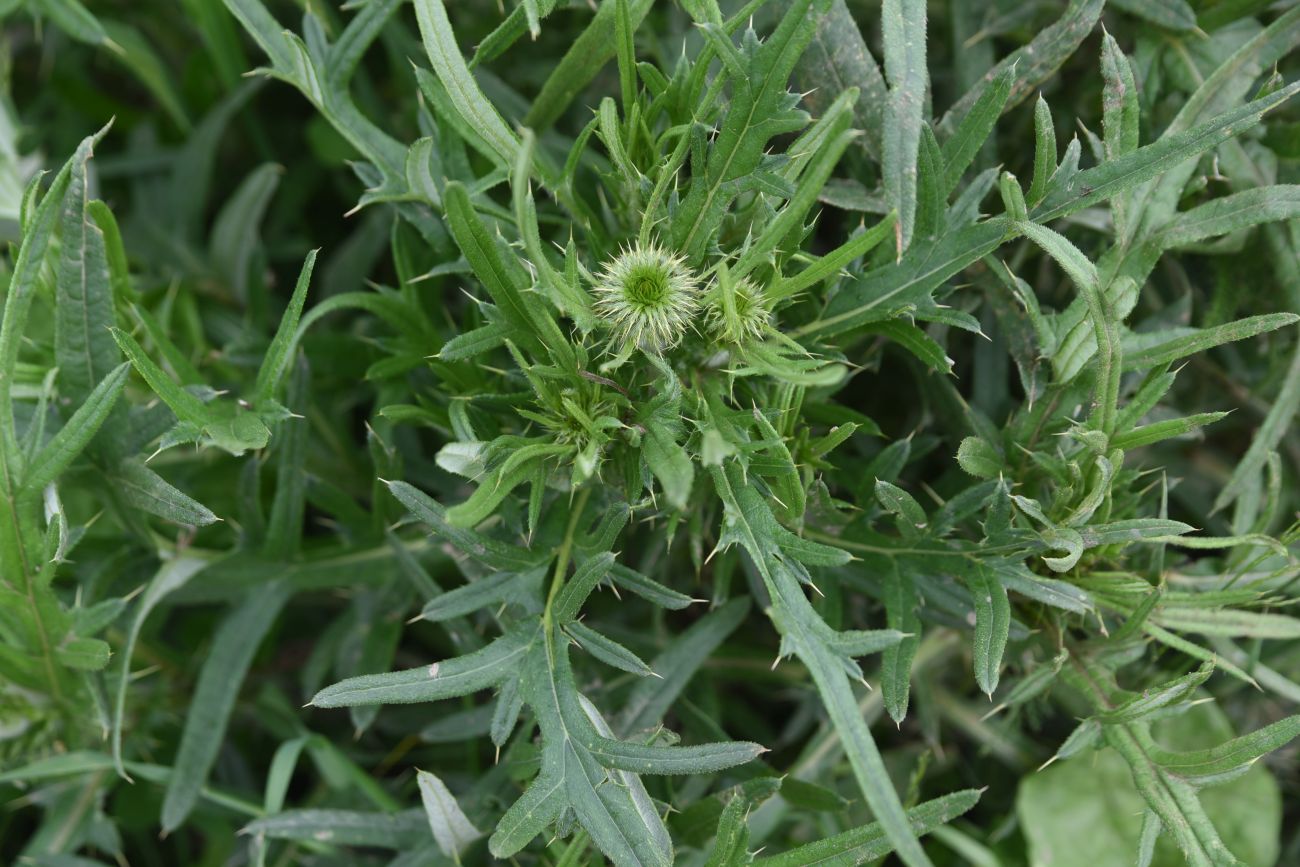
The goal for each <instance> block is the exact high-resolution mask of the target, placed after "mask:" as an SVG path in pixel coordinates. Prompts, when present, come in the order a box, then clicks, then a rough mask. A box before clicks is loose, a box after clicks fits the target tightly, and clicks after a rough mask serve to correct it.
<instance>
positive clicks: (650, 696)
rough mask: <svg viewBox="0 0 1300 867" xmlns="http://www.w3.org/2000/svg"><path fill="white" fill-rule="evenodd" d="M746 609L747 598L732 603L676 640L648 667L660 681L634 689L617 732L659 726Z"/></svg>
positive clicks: (654, 679) (649, 681) (649, 680)
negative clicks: (656, 674) (655, 673)
mask: <svg viewBox="0 0 1300 867" xmlns="http://www.w3.org/2000/svg"><path fill="white" fill-rule="evenodd" d="M749 607H750V603H749V600H748V599H747V598H741V599H733V600H731V601H730V602H727V603H726V604H725V605H722V606H721V607H719V608H715V609H714V610H712V611H710V612H709V613H708V614H705V615H704V616H703V617H701V618H700V619H699V620H697V621H695V623H693V624H691V626H690V627H688V628H687V629H686V630H684V631H683V632H681V633H680V634H679V635H678V636H676V638H674V639H673V641H672V643H671V644H669V645H668V647H666V648H665V649H664V650H663V652H661V653H660V654H659V655H658V656H656V657H655V658H654V660H653V661H652V662H651V663H650V669H651V670H652V671H654V672H657V673H658V674H659V677H648V678H645V679H644V680H641V681H638V682H637V683H636V684H634V685H633V687H632V691H631V692H630V693H629V694H628V697H627V700H626V701H625V702H624V703H623V709H622V711H621V714H620V717H619V725H618V730H619V731H620V732H621V733H628V732H635V731H641V730H644V729H648V728H651V727H652V726H655V725H657V724H658V723H660V722H661V721H662V720H663V718H664V716H665V715H666V714H667V713H668V709H669V708H670V707H672V705H673V702H674V701H676V700H677V697H678V696H679V695H681V693H682V690H684V689H685V688H686V685H687V683H689V682H690V680H691V678H692V677H694V676H695V673H696V672H697V671H699V669H700V667H701V666H702V665H703V664H704V662H705V660H707V659H708V658H709V657H710V656H712V655H713V652H714V651H715V650H717V649H718V647H720V646H721V645H722V643H723V642H724V641H726V639H727V636H728V635H730V634H731V633H733V632H735V631H736V629H737V628H738V627H739V626H740V624H741V622H742V621H743V620H744V619H745V615H746V614H747V613H748V612H749Z"/></svg>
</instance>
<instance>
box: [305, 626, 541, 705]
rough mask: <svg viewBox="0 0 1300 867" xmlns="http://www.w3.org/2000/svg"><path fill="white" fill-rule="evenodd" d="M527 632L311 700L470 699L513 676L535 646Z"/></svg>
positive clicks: (345, 684) (364, 678) (349, 683)
mask: <svg viewBox="0 0 1300 867" xmlns="http://www.w3.org/2000/svg"><path fill="white" fill-rule="evenodd" d="M536 639H537V636H536V635H535V634H534V633H533V632H531V631H527V630H522V629H521V630H516V631H513V632H507V633H506V634H505V635H503V636H501V637H500V638H498V639H496V640H495V641H493V642H492V643H491V644H489V645H488V646H487V647H485V648H483V649H482V650H477V651H475V652H473V653H468V654H466V655H464V656H457V657H455V658H453V659H445V660H442V661H441V662H435V663H432V664H430V665H424V666H420V667H419V668H411V669H407V670H406V671H394V672H389V673H387V674H364V675H361V676H360V677H352V678H349V679H347V680H344V681H340V682H339V683H336V684H334V685H333V686H328V687H326V688H325V689H322V690H321V691H320V692H318V693H316V695H314V696H313V697H312V700H311V704H313V705H315V706H316V707H353V706H356V705H366V704H410V703H413V702H422V701H437V700H438V699H443V698H453V697H455V696H460V695H468V694H470V693H472V692H478V691H479V690H482V689H487V688H489V687H492V686H496V685H497V684H499V683H501V682H502V681H503V680H505V679H506V678H507V677H510V676H512V675H513V674H514V673H515V672H516V671H517V669H518V666H519V664H520V662H521V660H522V659H523V657H524V655H525V654H527V652H528V650H529V648H530V647H532V646H533V643H534V642H535V641H536Z"/></svg>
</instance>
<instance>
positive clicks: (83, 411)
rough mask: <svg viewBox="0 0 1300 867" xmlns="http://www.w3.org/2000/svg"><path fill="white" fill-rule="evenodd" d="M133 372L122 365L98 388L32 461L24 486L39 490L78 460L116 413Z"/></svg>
mask: <svg viewBox="0 0 1300 867" xmlns="http://www.w3.org/2000/svg"><path fill="white" fill-rule="evenodd" d="M130 371H131V365H130V364H128V363H126V362H123V363H121V364H119V365H118V366H117V367H116V368H114V369H113V370H112V371H110V372H109V374H108V375H107V376H105V377H104V379H103V380H102V381H101V382H100V383H99V384H98V385H96V386H95V389H94V390H93V391H91V392H90V393H89V394H88V395H87V396H86V399H85V401H84V402H83V403H82V404H81V406H79V407H77V411H76V412H74V413H73V414H72V417H71V418H69V419H68V421H67V423H66V424H64V426H63V427H62V428H60V429H59V432H58V433H56V434H55V435H54V436H53V437H52V438H51V439H50V441H49V442H48V443H46V444H45V445H44V446H43V447H42V448H41V450H40V451H38V452H37V453H36V455H35V456H34V457H33V458H32V462H31V465H30V466H28V468H27V474H26V476H25V477H24V478H23V484H24V485H26V486H27V487H28V488H29V489H31V490H35V491H39V490H40V489H42V488H44V487H45V486H46V485H48V484H49V483H50V482H52V481H54V480H55V479H56V478H58V476H59V474H60V473H62V472H63V471H64V470H65V469H67V468H68V466H69V465H70V464H71V463H72V462H73V461H74V460H76V458H77V456H78V455H80V454H81V452H82V451H83V450H84V449H85V448H86V446H87V445H88V444H89V443H90V441H91V439H93V438H94V436H95V434H96V433H98V432H99V428H100V426H101V425H103V424H104V421H105V420H106V419H107V418H108V414H109V413H110V412H112V411H113V406H114V405H115V404H116V403H117V398H118V397H119V396H120V395H121V394H122V388H123V387H124V386H125V385H126V377H127V374H128V373H130Z"/></svg>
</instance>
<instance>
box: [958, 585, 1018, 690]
mask: <svg viewBox="0 0 1300 867" xmlns="http://www.w3.org/2000/svg"><path fill="white" fill-rule="evenodd" d="M966 583H967V585H968V586H969V587H970V592H971V596H972V598H973V599H974V600H975V646H974V651H975V653H974V656H975V682H976V683H977V684H979V688H980V689H981V690H983V691H984V694H985V695H987V696H988V697H989V698H992V697H993V691H994V690H995V689H997V688H998V679H999V677H1000V676H1001V673H1002V654H1003V653H1004V652H1005V651H1006V647H1007V636H1008V635H1009V634H1010V630H1011V603H1010V602H1009V601H1008V600H1007V591H1006V588H1005V587H1003V586H1002V583H1001V582H1000V581H999V580H998V579H997V576H996V574H995V573H994V572H993V571H992V570H991V569H982V568H977V569H973V570H971V572H970V573H969V574H968V575H967V576H966Z"/></svg>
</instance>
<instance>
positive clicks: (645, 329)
mask: <svg viewBox="0 0 1300 867" xmlns="http://www.w3.org/2000/svg"><path fill="white" fill-rule="evenodd" d="M595 295H596V303H595V310H596V314H597V315H598V316H600V318H601V319H603V320H604V322H605V323H606V324H607V325H608V326H609V328H610V330H611V331H613V333H614V336H615V340H616V341H617V342H618V343H621V344H622V345H623V348H624V349H625V350H626V349H631V348H633V347H635V348H638V349H642V350H645V351H647V352H654V353H659V352H663V351H664V350H667V349H671V348H672V347H674V346H676V345H677V344H678V343H679V342H681V339H682V337H684V336H685V334H686V331H687V329H688V328H689V327H690V323H691V317H693V316H694V315H695V313H696V311H697V310H698V309H699V296H700V282H699V278H698V277H696V275H695V273H694V272H692V271H691V269H690V268H689V267H687V265H686V260H685V258H684V257H682V256H679V255H676V254H674V253H671V252H669V251H668V250H666V249H665V248H663V247H660V246H658V245H657V244H654V243H651V244H649V245H647V246H642V245H641V244H639V243H638V244H634V245H632V246H629V247H626V248H624V250H623V251H622V252H621V253H619V254H618V255H617V256H615V257H614V258H613V259H611V260H610V261H608V262H606V263H605V266H604V268H603V269H602V271H601V273H600V274H599V276H598V277H597V279H596V285H595Z"/></svg>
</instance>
